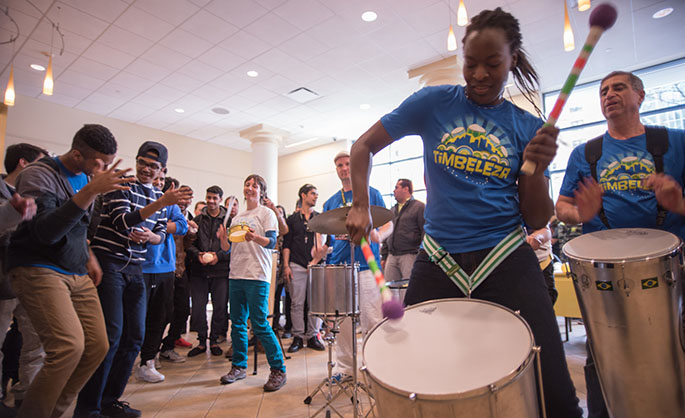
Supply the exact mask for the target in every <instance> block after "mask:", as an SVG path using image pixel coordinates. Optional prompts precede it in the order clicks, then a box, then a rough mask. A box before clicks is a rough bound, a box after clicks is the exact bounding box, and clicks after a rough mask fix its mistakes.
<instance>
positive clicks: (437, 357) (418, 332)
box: [362, 299, 540, 418]
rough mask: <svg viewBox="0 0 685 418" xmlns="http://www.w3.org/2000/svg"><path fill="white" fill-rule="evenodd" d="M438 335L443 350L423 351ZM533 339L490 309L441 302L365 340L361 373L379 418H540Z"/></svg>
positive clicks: (413, 310) (519, 321)
mask: <svg viewBox="0 0 685 418" xmlns="http://www.w3.org/2000/svg"><path fill="white" fill-rule="evenodd" d="M436 335H440V337H441V338H440V339H441V341H440V344H427V343H426V342H427V341H434V340H435V337H436ZM537 351H538V350H537V347H534V340H533V334H532V332H531V330H530V327H529V326H528V324H527V323H526V321H525V320H524V319H523V318H521V316H520V315H518V314H516V313H514V312H512V311H511V310H509V309H507V308H505V307H503V306H500V305H497V304H495V303H492V302H487V301H482V300H476V299H442V300H438V301H429V302H423V303H419V304H417V305H413V306H410V307H408V308H407V309H406V310H405V313H404V317H403V318H402V319H401V320H399V321H392V320H388V319H384V320H383V321H381V322H380V323H378V324H377V325H376V326H375V327H374V328H373V329H372V330H371V331H370V332H369V334H368V335H367V337H366V339H365V340H364V346H363V349H362V354H363V359H364V368H363V369H362V370H363V372H364V374H365V376H366V377H367V381H368V384H369V388H370V390H371V393H372V394H373V396H374V399H375V400H376V408H377V410H376V412H378V415H379V416H381V417H393V418H399V417H407V418H409V417H411V418H418V417H440V418H447V417H460V418H462V417H463V418H481V417H482V418H485V417H507V418H530V417H538V416H540V408H539V405H538V396H537V392H536V384H535V381H536V376H535V365H534V361H535V357H536V352H537Z"/></svg>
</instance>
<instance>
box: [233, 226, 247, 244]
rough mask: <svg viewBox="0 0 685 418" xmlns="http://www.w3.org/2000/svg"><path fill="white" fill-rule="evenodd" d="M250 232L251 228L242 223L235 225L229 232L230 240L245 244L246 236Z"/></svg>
mask: <svg viewBox="0 0 685 418" xmlns="http://www.w3.org/2000/svg"><path fill="white" fill-rule="evenodd" d="M249 231H250V227H249V225H247V224H244V223H240V224H238V225H233V226H232V227H231V228H230V229H229V230H228V240H229V241H231V242H243V241H245V234H247V233H248V232H249Z"/></svg>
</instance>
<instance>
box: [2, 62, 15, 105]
mask: <svg viewBox="0 0 685 418" xmlns="http://www.w3.org/2000/svg"><path fill="white" fill-rule="evenodd" d="M14 97H15V94H14V63H12V64H11V65H10V79H9V81H7V89H6V90H5V102H4V103H5V104H6V105H7V106H14Z"/></svg>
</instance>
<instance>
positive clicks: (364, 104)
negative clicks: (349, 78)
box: [359, 103, 371, 110]
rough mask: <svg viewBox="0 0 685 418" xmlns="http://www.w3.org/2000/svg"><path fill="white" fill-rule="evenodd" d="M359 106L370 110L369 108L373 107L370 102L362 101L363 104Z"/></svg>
mask: <svg viewBox="0 0 685 418" xmlns="http://www.w3.org/2000/svg"><path fill="white" fill-rule="evenodd" d="M359 108H360V109H361V110H369V109H371V105H370V104H368V103H362V104H360V105H359Z"/></svg>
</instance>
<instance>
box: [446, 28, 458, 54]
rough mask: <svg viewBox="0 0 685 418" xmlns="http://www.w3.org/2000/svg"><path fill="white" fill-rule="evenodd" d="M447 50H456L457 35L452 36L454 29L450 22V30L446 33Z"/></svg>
mask: <svg viewBox="0 0 685 418" xmlns="http://www.w3.org/2000/svg"><path fill="white" fill-rule="evenodd" d="M447 50H448V51H456V50H457V37H456V36H454V29H453V28H452V25H451V24H450V32H449V33H448V34H447Z"/></svg>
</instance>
